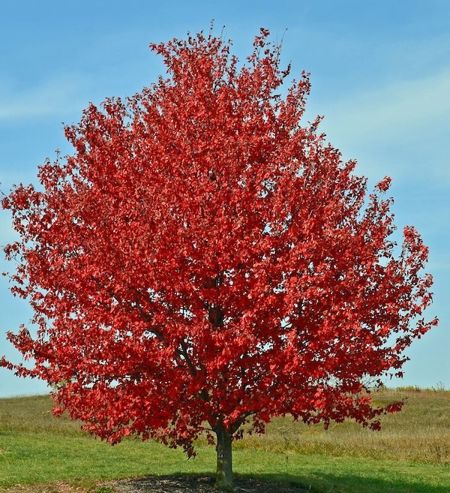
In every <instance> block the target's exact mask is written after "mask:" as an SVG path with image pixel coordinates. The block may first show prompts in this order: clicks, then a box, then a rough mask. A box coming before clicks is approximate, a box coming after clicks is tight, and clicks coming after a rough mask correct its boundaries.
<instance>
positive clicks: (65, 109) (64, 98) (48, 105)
mask: <svg viewBox="0 0 450 493" xmlns="http://www.w3.org/2000/svg"><path fill="white" fill-rule="evenodd" d="M87 86H88V81H87V80H86V78H85V77H82V76H80V75H77V74H72V75H71V74H66V75H64V76H60V77H55V78H51V79H47V80H45V81H42V82H40V83H38V84H36V85H33V86H29V87H26V88H22V89H17V88H15V87H14V84H12V83H11V82H10V81H8V82H0V122H5V121H18V120H28V119H35V118H44V117H48V116H54V115H58V116H65V115H69V114H71V113H73V112H74V111H79V110H80V108H81V107H83V106H84V105H85V103H86V99H85V97H84V96H83V93H85V90H86V88H87Z"/></svg>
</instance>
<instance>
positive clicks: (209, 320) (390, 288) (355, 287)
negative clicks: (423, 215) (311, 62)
mask: <svg viewBox="0 0 450 493" xmlns="http://www.w3.org/2000/svg"><path fill="white" fill-rule="evenodd" d="M267 36H268V31H266V30H264V29H262V30H261V33H260V35H259V36H257V37H256V38H255V42H254V49H253V52H252V54H251V55H250V56H249V57H248V59H247V63H245V64H244V65H243V66H241V65H239V62H238V60H237V58H236V57H234V56H232V55H230V53H229V49H230V43H227V42H224V41H223V40H221V39H219V38H217V37H214V36H213V35H211V34H209V35H204V34H202V33H200V34H197V35H196V36H193V37H189V38H188V39H186V40H177V39H174V40H172V41H169V42H167V43H163V44H156V45H152V49H153V50H154V51H156V52H157V53H158V54H160V55H161V56H162V57H163V59H164V62H165V64H166V66H167V73H168V75H167V77H166V78H163V77H161V78H160V79H159V80H158V82H157V83H155V84H153V85H151V86H150V87H148V88H144V89H143V90H142V92H140V93H139V94H136V95H135V96H133V97H131V98H129V99H127V100H125V101H124V100H121V99H116V98H113V99H107V100H105V102H104V103H103V104H102V106H101V108H98V107H96V106H94V105H93V104H91V105H90V106H89V107H88V108H87V109H86V110H85V111H84V113H83V117H82V119H81V122H80V124H79V125H74V126H68V127H66V129H65V132H66V136H67V139H68V140H69V141H70V142H71V143H72V144H73V146H74V148H75V151H74V153H73V155H71V156H66V157H65V158H58V159H56V161H55V162H46V163H45V164H43V165H42V166H41V167H40V170H39V180H40V183H41V185H42V186H41V187H39V188H38V189H37V188H34V187H33V186H27V187H26V186H22V185H20V186H18V187H16V188H15V189H14V190H13V191H12V192H11V194H10V195H9V196H8V197H7V198H5V199H4V200H3V207H4V208H6V209H10V210H11V211H12V214H13V223H14V227H15V229H16V231H18V232H19V234H20V240H19V241H18V242H16V243H13V244H10V245H8V246H7V247H6V254H7V256H8V257H9V258H12V257H15V258H16V259H17V260H18V262H19V264H18V268H17V272H16V273H15V274H14V275H13V276H12V279H13V281H14V287H13V288H12V290H13V292H14V293H15V294H17V295H19V296H22V297H24V298H27V299H28V300H29V301H30V303H31V305H32V307H33V309H34V314H35V315H34V319H33V323H34V324H35V325H36V326H37V328H38V330H37V334H36V335H33V334H31V333H30V332H29V331H28V330H27V329H26V328H24V327H23V328H22V330H21V331H20V332H19V333H18V334H16V335H14V334H11V333H10V334H9V339H10V340H11V341H12V343H13V344H14V345H15V347H16V348H17V349H18V350H19V351H21V352H22V353H23V354H24V355H25V356H26V357H27V358H31V359H32V360H33V361H34V364H33V366H32V367H31V368H30V367H25V366H22V365H15V364H13V363H11V362H8V361H6V360H3V362H2V363H3V365H4V366H8V367H9V368H11V369H13V370H14V371H16V372H17V373H18V374H20V375H31V376H36V377H39V378H42V379H44V380H46V381H47V382H48V383H49V384H51V385H53V386H54V389H55V390H54V398H55V400H56V401H57V403H58V404H57V405H58V408H57V412H58V410H59V411H62V410H67V411H68V412H69V413H70V415H71V416H72V417H73V418H77V419H81V420H83V421H84V423H85V427H86V428H87V429H88V430H89V431H91V432H93V433H95V434H97V435H99V436H100V437H102V438H106V439H108V440H110V441H111V442H113V443H114V442H117V441H119V440H120V439H121V438H122V437H123V436H125V435H128V434H130V433H133V434H137V435H140V436H141V437H142V438H143V439H146V438H149V437H154V438H156V439H159V440H161V441H163V442H164V443H167V444H169V445H172V446H175V445H182V446H184V447H185V449H186V450H187V451H188V452H192V447H191V444H192V440H193V439H195V438H196V437H197V436H198V435H199V433H201V432H202V431H203V430H204V429H205V426H210V427H211V429H212V430H216V429H217V427H218V426H222V427H223V428H225V429H226V430H227V431H228V432H229V433H231V434H234V437H235V438H236V437H239V436H240V431H239V430H240V427H241V425H242V424H243V423H244V422H246V421H249V422H251V423H252V424H253V426H254V429H256V430H257V431H262V430H263V429H264V423H266V422H267V421H268V420H269V419H270V418H271V417H272V416H276V415H283V414H287V413H289V414H291V415H292V416H294V418H296V419H301V420H304V421H305V422H307V423H311V422H320V421H322V422H324V423H325V424H327V423H329V422H330V420H336V421H341V420H343V419H344V418H347V417H350V418H354V419H355V420H356V421H358V422H360V423H362V424H364V425H367V424H371V425H372V427H375V428H376V427H377V426H378V421H377V416H378V415H379V414H380V413H382V412H384V411H393V410H395V409H394V408H395V406H391V407H389V408H387V409H380V408H374V407H373V406H372V404H371V400H370V392H368V390H370V388H371V386H373V384H374V383H375V384H376V383H377V382H378V383H379V382H380V380H379V378H380V377H381V376H383V375H386V374H387V373H399V372H400V369H401V367H402V364H403V363H404V361H405V359H406V358H405V357H404V353H403V352H404V350H405V348H406V347H407V346H408V345H409V344H410V343H411V342H412V340H413V339H414V338H417V337H420V336H421V335H422V334H424V333H425V332H426V331H427V330H428V329H429V328H430V327H431V326H432V325H434V324H436V320H433V321H431V322H427V321H425V320H424V319H423V318H422V312H423V310H424V309H425V308H426V307H427V306H428V305H429V304H430V302H431V294H430V292H429V288H430V286H431V284H432V279H431V276H429V275H423V274H421V269H422V267H423V264H424V263H425V262H426V259H427V253H428V252H427V248H426V247H425V246H424V245H423V243H422V241H421V239H420V237H419V234H418V233H417V232H416V230H415V229H414V228H412V227H407V228H405V230H404V240H403V245H402V247H401V249H400V248H399V250H398V252H397V251H396V245H395V242H394V241H393V240H392V233H393V230H394V224H393V216H392V214H391V212H390V206H391V203H392V200H391V199H390V198H383V192H386V190H387V189H388V188H389V184H390V179H389V178H385V179H384V180H382V181H381V182H380V183H379V184H378V185H377V187H376V188H375V190H374V191H373V193H371V194H369V195H368V194H367V186H366V179H365V178H364V177H360V176H356V175H355V174H354V173H353V171H354V168H355V162H354V161H349V162H343V161H342V159H341V154H340V152H339V151H338V150H337V149H335V148H334V147H332V146H331V145H329V144H327V143H326V142H325V140H324V135H321V134H319V133H318V131H317V126H318V124H319V119H317V120H316V121H314V122H313V123H312V124H301V119H302V115H303V113H304V108H305V98H306V96H307V94H308V92H309V88H310V83H309V79H308V75H307V74H303V75H302V77H301V79H300V80H298V81H293V82H292V83H291V84H290V86H289V88H288V90H287V93H286V95H285V97H282V96H281V95H279V94H276V91H277V89H279V88H280V86H281V85H282V84H283V81H284V80H285V79H286V77H287V76H288V74H289V68H288V69H287V70H284V71H283V70H282V69H281V68H280V64H279V47H278V46H274V45H272V44H271V43H270V42H268V40H267ZM205 423H208V424H209V425H205Z"/></svg>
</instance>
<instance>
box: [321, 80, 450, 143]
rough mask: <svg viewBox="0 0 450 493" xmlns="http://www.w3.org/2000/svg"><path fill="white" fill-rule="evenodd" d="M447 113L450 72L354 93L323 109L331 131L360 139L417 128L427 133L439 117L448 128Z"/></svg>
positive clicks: (406, 131)
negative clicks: (367, 91)
mask: <svg viewBox="0 0 450 493" xmlns="http://www.w3.org/2000/svg"><path fill="white" fill-rule="evenodd" d="M449 113H450V71H444V72H441V73H438V74H435V75H432V76H428V77H424V78H422V79H416V80H411V81H402V82H396V83H393V84H392V85H390V86H387V87H382V88H380V89H378V90H376V91H373V92H369V93H363V94H355V95H353V96H352V97H351V98H347V99H345V100H342V101H340V102H338V103H337V104H336V105H335V106H334V107H333V106H332V107H331V108H328V112H327V114H328V115H329V117H328V119H329V122H330V124H331V125H333V129H334V130H335V131H337V132H340V133H342V132H346V133H351V135H352V137H353V138H357V139H358V141H360V142H361V141H368V142H373V141H374V140H377V139H378V138H379V136H380V135H382V136H384V135H386V134H391V135H392V138H394V139H396V138H398V137H399V135H404V134H408V135H410V134H411V131H414V133H416V131H417V130H418V129H425V130H426V131H427V133H428V132H429V131H431V130H432V129H433V126H434V125H435V124H436V122H437V121H440V120H441V119H442V118H443V117H447V121H446V122H445V123H446V124H447V125H448V126H449V128H450V119H448V115H449Z"/></svg>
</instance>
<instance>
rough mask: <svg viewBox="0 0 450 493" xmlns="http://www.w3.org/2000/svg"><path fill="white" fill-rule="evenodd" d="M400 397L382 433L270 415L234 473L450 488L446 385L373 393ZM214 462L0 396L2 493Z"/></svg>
mask: <svg viewBox="0 0 450 493" xmlns="http://www.w3.org/2000/svg"><path fill="white" fill-rule="evenodd" d="M403 397H407V399H408V402H407V404H406V406H405V408H404V410H403V411H402V412H401V413H399V414H396V415H391V416H386V417H385V418H384V420H383V430H382V431H381V432H371V431H369V430H366V429H361V428H360V427H358V426H356V425H354V424H352V423H350V422H349V423H343V424H340V425H334V426H332V427H331V428H330V429H329V430H328V431H324V430H323V428H322V427H319V426H314V427H306V426H305V425H302V424H299V423H292V422H291V421H290V420H288V419H278V420H275V421H274V423H272V424H271V425H270V427H269V429H268V432H267V434H266V435H265V436H263V437H247V438H245V439H244V440H242V441H240V442H237V443H236V444H235V448H234V450H235V452H234V469H235V472H236V474H238V475H242V476H244V475H251V476H253V477H256V478H259V479H262V478H264V479H268V480H276V481H279V482H286V483H290V484H293V483H294V484H298V485H302V486H303V487H304V488H306V489H310V491H311V492H316V493H385V492H389V493H448V492H450V391H442V390H440V391H434V390H421V391H419V390H417V389H416V390H414V389H410V390H408V389H404V390H396V391H393V390H384V391H382V392H381V393H379V394H378V396H377V399H378V401H382V402H389V401H392V400H397V399H399V398H403ZM214 466H215V455H214V450H213V447H208V446H207V445H206V444H204V443H202V442H199V444H198V456H197V458H195V459H193V460H192V459H191V460H187V459H186V457H185V456H184V455H183V453H182V452H181V451H180V450H171V449H167V448H165V447H163V446H161V445H159V444H156V443H153V442H147V443H142V442H140V441H136V440H127V441H125V442H123V443H121V444H119V445H117V446H114V447H111V446H110V445H108V444H105V443H103V442H100V441H98V440H95V439H93V438H92V437H90V436H87V435H86V434H84V433H82V432H81V431H80V430H79V424H78V423H74V422H70V421H68V420H67V419H65V418H54V417H53V416H52V415H51V412H50V399H49V398H48V397H47V396H39V397H24V398H14V399H0V492H3V491H8V492H14V493H19V492H20V493H31V492H33V493H35V492H36V493H44V492H45V493H53V492H55V493H56V492H58V493H69V492H80V493H81V492H86V491H90V492H92V493H94V492H97V493H107V492H112V491H113V489H111V487H110V486H105V485H104V482H107V481H110V480H113V479H116V478H126V477H136V476H145V475H166V474H175V473H180V474H194V473H201V474H211V473H212V472H213V471H214ZM274 493H276V492H274Z"/></svg>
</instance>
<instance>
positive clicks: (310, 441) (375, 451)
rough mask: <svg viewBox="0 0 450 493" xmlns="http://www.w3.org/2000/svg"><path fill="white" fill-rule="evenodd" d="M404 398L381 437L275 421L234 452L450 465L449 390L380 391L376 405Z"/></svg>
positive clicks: (353, 428)
mask: <svg viewBox="0 0 450 493" xmlns="http://www.w3.org/2000/svg"><path fill="white" fill-rule="evenodd" d="M402 398H406V399H407V402H406V404H405V406H404V408H403V410H402V411H401V412H400V413H396V414H391V415H388V416H384V417H383V418H382V430H381V431H379V432H374V431H371V430H368V429H365V428H362V427H361V426H359V425H357V424H355V423H352V422H345V423H342V424H334V425H331V426H330V428H329V429H328V430H327V431H325V430H324V429H323V426H320V425H317V426H306V425H304V424H303V423H293V422H292V420H291V419H289V418H279V419H275V420H274V421H273V422H272V423H271V424H270V425H269V426H268V429H267V433H266V435H264V436H250V437H248V436H247V437H245V438H244V439H243V440H242V441H241V442H238V443H236V444H235V447H237V448H239V447H242V448H247V447H251V448H257V449H260V450H265V451H273V452H285V453H287V454H289V452H296V453H302V454H328V455H333V456H354V457H371V458H375V459H395V460H409V461H415V462H423V463H435V464H449V463H450V391H444V390H439V391H435V390H418V389H399V390H383V391H381V392H379V393H378V394H377V396H376V402H377V403H380V404H387V403H389V402H392V401H396V400H399V399H402Z"/></svg>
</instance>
